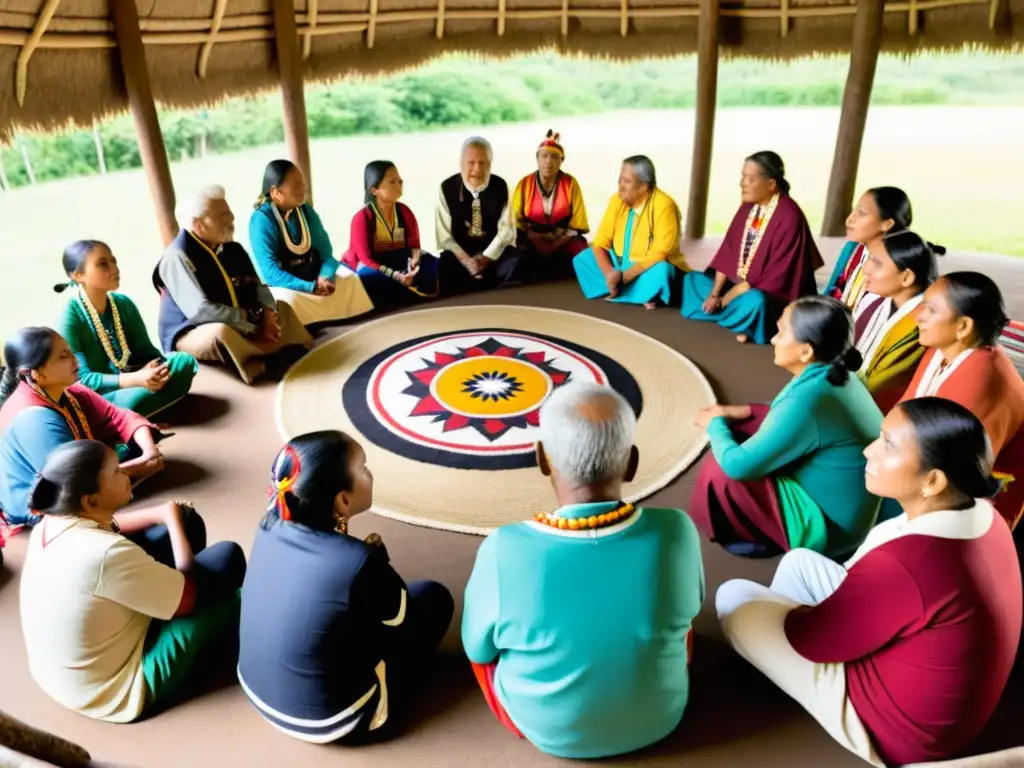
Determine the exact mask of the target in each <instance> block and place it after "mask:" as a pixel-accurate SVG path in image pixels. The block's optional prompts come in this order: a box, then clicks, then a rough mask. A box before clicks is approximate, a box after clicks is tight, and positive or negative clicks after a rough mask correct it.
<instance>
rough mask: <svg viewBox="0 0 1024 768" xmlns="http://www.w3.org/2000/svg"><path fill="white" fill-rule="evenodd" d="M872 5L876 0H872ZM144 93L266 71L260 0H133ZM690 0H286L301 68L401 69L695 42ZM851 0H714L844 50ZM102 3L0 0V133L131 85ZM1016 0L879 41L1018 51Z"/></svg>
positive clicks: (774, 43)
mask: <svg viewBox="0 0 1024 768" xmlns="http://www.w3.org/2000/svg"><path fill="white" fill-rule="evenodd" d="M879 1H880V2H881V0H879ZM137 5H138V8H139V18H140V26H141V29H142V34H143V42H144V44H145V49H146V54H147V59H148V62H149V71H150V77H151V81H152V87H153V93H154V96H155V97H156V99H157V100H158V101H159V102H161V103H163V104H165V105H176V106H188V105H197V104H201V103H209V102H213V101H216V100H218V99H220V98H222V97H224V96H228V95H235V94H240V93H245V92H250V91H253V90H256V89H260V88H264V87H267V86H272V85H274V84H275V83H276V81H277V75H276V69H275V66H276V65H275V60H274V39H273V36H274V31H273V18H272V13H271V2H270V0H137ZM698 6H699V0H295V13H296V24H297V25H298V31H299V37H300V48H301V50H302V53H303V57H304V62H303V63H304V66H305V67H306V76H307V78H308V79H317V80H328V79H331V78H334V77H337V76H339V75H342V74H345V73H349V72H359V73H365V74H373V73H377V72H383V71H388V70H394V69H398V68H401V67H407V66H410V65H413V64H416V63H419V62H421V61H424V60H426V59H428V58H430V57H432V56H435V55H437V54H440V53H443V52H449V51H475V52H481V53H484V54H488V55H508V54H513V53H517V52H526V51H532V50H537V49H539V48H555V49H558V50H560V51H563V52H566V53H584V54H589V55H595V56H609V57H615V58H637V57H644V56H652V55H653V56H665V55H673V54H684V53H690V52H693V51H694V50H695V47H696V40H697V16H698ZM854 12H855V2H854V0H722V20H721V43H722V52H723V55H744V56H753V57H764V58H788V57H793V56H801V55H808V54H813V53H832V52H842V51H844V50H845V51H848V50H849V46H850V41H851V37H852V29H853V19H854ZM109 14H110V11H109V6H108V0H4V2H3V10H0V83H2V85H0V139H2V138H3V137H4V136H5V135H9V133H10V131H11V129H12V128H13V127H15V126H26V127H43V128H51V127H55V126H58V125H61V124H63V123H66V122H67V121H68V120H71V121H74V122H76V123H79V124H85V125H88V124H90V123H91V122H92V121H93V120H95V119H96V118H98V117H102V116H105V115H108V114H111V113H114V112H119V111H122V110H123V109H125V108H126V107H127V100H126V96H125V95H124V89H123V85H122V81H121V75H120V70H119V67H118V62H117V52H116V49H115V47H114V46H115V43H114V36H113V25H112V23H111V22H110V19H109ZM1022 40H1024V0H899V1H898V2H896V1H894V0H888V2H886V14H885V32H884V37H883V50H890V51H902V52H908V53H912V52H914V51H919V50H929V49H936V48H951V47H960V46H963V45H979V46H984V47H988V48H995V49H1010V48H1019V47H1020V44H1021V41H1022Z"/></svg>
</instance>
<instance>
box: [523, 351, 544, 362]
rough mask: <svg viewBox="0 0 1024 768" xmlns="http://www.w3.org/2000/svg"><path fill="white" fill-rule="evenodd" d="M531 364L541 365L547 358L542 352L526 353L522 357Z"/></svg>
mask: <svg viewBox="0 0 1024 768" xmlns="http://www.w3.org/2000/svg"><path fill="white" fill-rule="evenodd" d="M523 357H525V358H526V359H527V360H529V361H530V362H531V363H543V362H544V360H546V359H547V356H546V355H545V353H543V352H527V353H526V354H525V355H523Z"/></svg>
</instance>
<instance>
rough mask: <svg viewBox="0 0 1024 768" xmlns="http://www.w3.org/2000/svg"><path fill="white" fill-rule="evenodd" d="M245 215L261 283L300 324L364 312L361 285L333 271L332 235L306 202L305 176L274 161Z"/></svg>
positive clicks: (365, 303)
mask: <svg viewBox="0 0 1024 768" xmlns="http://www.w3.org/2000/svg"><path fill="white" fill-rule="evenodd" d="M254 208H255V210H254V211H253V213H252V216H251V217H250V218H249V245H250V247H251V248H252V255H253V259H254V260H255V262H256V266H257V268H258V269H259V272H260V275H261V276H262V278H263V281H264V282H265V283H266V284H267V285H268V286H270V288H271V290H272V291H273V292H274V296H275V298H277V300H278V301H279V302H283V303H286V304H289V305H290V306H291V307H292V308H293V309H294V310H295V314H296V315H298V318H299V320H300V322H302V324H303V325H312V324H315V323H327V322H334V321H337V320H345V319H347V318H349V317H352V316H354V315H360V314H362V313H364V312H369V311H370V309H372V307H371V305H370V300H369V298H368V297H367V295H366V291H365V290H364V289H363V286H362V283H361V282H360V281H359V280H356V279H355V278H353V277H351V276H350V275H338V274H337V272H338V267H339V266H340V265H339V262H338V260H337V259H335V258H334V248H333V247H332V245H331V238H330V237H328V236H327V232H326V230H325V229H324V226H323V224H322V223H321V222H320V217H319V216H318V215H317V213H316V211H315V210H313V206H312V205H310V204H309V203H308V202H306V178H305V176H303V174H302V170H301V169H300V168H299V167H298V166H297V165H295V164H294V163H292V162H291V161H289V160H273V161H271V162H270V163H268V164H267V167H266V170H264V172H263V186H262V188H261V191H260V196H259V198H258V199H257V200H256V205H255V206H254Z"/></svg>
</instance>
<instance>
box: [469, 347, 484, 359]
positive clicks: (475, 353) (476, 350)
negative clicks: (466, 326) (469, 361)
mask: <svg viewBox="0 0 1024 768" xmlns="http://www.w3.org/2000/svg"><path fill="white" fill-rule="evenodd" d="M486 354H487V353H486V352H484V351H483V350H482V349H480V347H470V348H469V349H467V350H466V357H484V356H485V355H486Z"/></svg>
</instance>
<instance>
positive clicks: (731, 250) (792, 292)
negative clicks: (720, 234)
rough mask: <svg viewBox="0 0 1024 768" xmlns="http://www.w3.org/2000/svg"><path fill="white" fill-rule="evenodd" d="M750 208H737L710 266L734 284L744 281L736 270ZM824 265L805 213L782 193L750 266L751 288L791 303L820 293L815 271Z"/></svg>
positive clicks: (748, 276)
mask: <svg viewBox="0 0 1024 768" xmlns="http://www.w3.org/2000/svg"><path fill="white" fill-rule="evenodd" d="M751 208H753V204H752V203H743V205H741V206H740V209H739V210H738V211H736V215H735V216H734V217H733V219H732V224H730V225H729V231H728V232H726V233H725V240H723V241H722V245H721V246H720V247H719V249H718V253H716V254H715V258H713V259H712V260H711V264H710V267H711V269H714V270H715V271H716V272H721V273H722V274H723V275H725V276H726V277H728V278H729V280H731V281H732V282H733V283H742V282H743V281H742V280H741V279H740V277H739V275H737V274H736V270H737V269H738V268H739V262H740V247H741V246H742V244H743V239H744V238H745V237H746V224H747V216H748V215H749V214H750V209H751ZM824 265H825V262H824V261H823V260H822V258H821V254H820V253H818V246H817V245H815V244H814V237H813V235H811V228H810V227H809V226H808V225H807V218H806V217H805V216H804V212H803V211H801V210H800V206H798V205H797V204H796V203H795V202H794V201H793V198H791V197H790V196H789V195H782V196H781V197H780V198H779V204H778V205H777V206H776V208H775V213H774V214H772V219H771V221H769V222H768V229H767V230H766V231H765V233H764V237H762V238H761V244H760V245H759V246H758V248H757V254H756V255H755V256H754V262H753V263H752V264H751V265H750V272H749V273H748V274H747V282H748V283H749V284H750V287H751V288H757V289H758V290H759V291H763V292H764V293H766V294H768V295H769V296H770V297H772V298H774V299H776V300H777V301H779V302H783V303H785V304H788V303H789V302H791V301H795V300H796V299H798V298H800V297H801V296H807V295H809V294H812V293H817V292H818V287H817V285H816V284H815V282H814V270H816V269H818V268H819V267H822V266H824Z"/></svg>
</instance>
